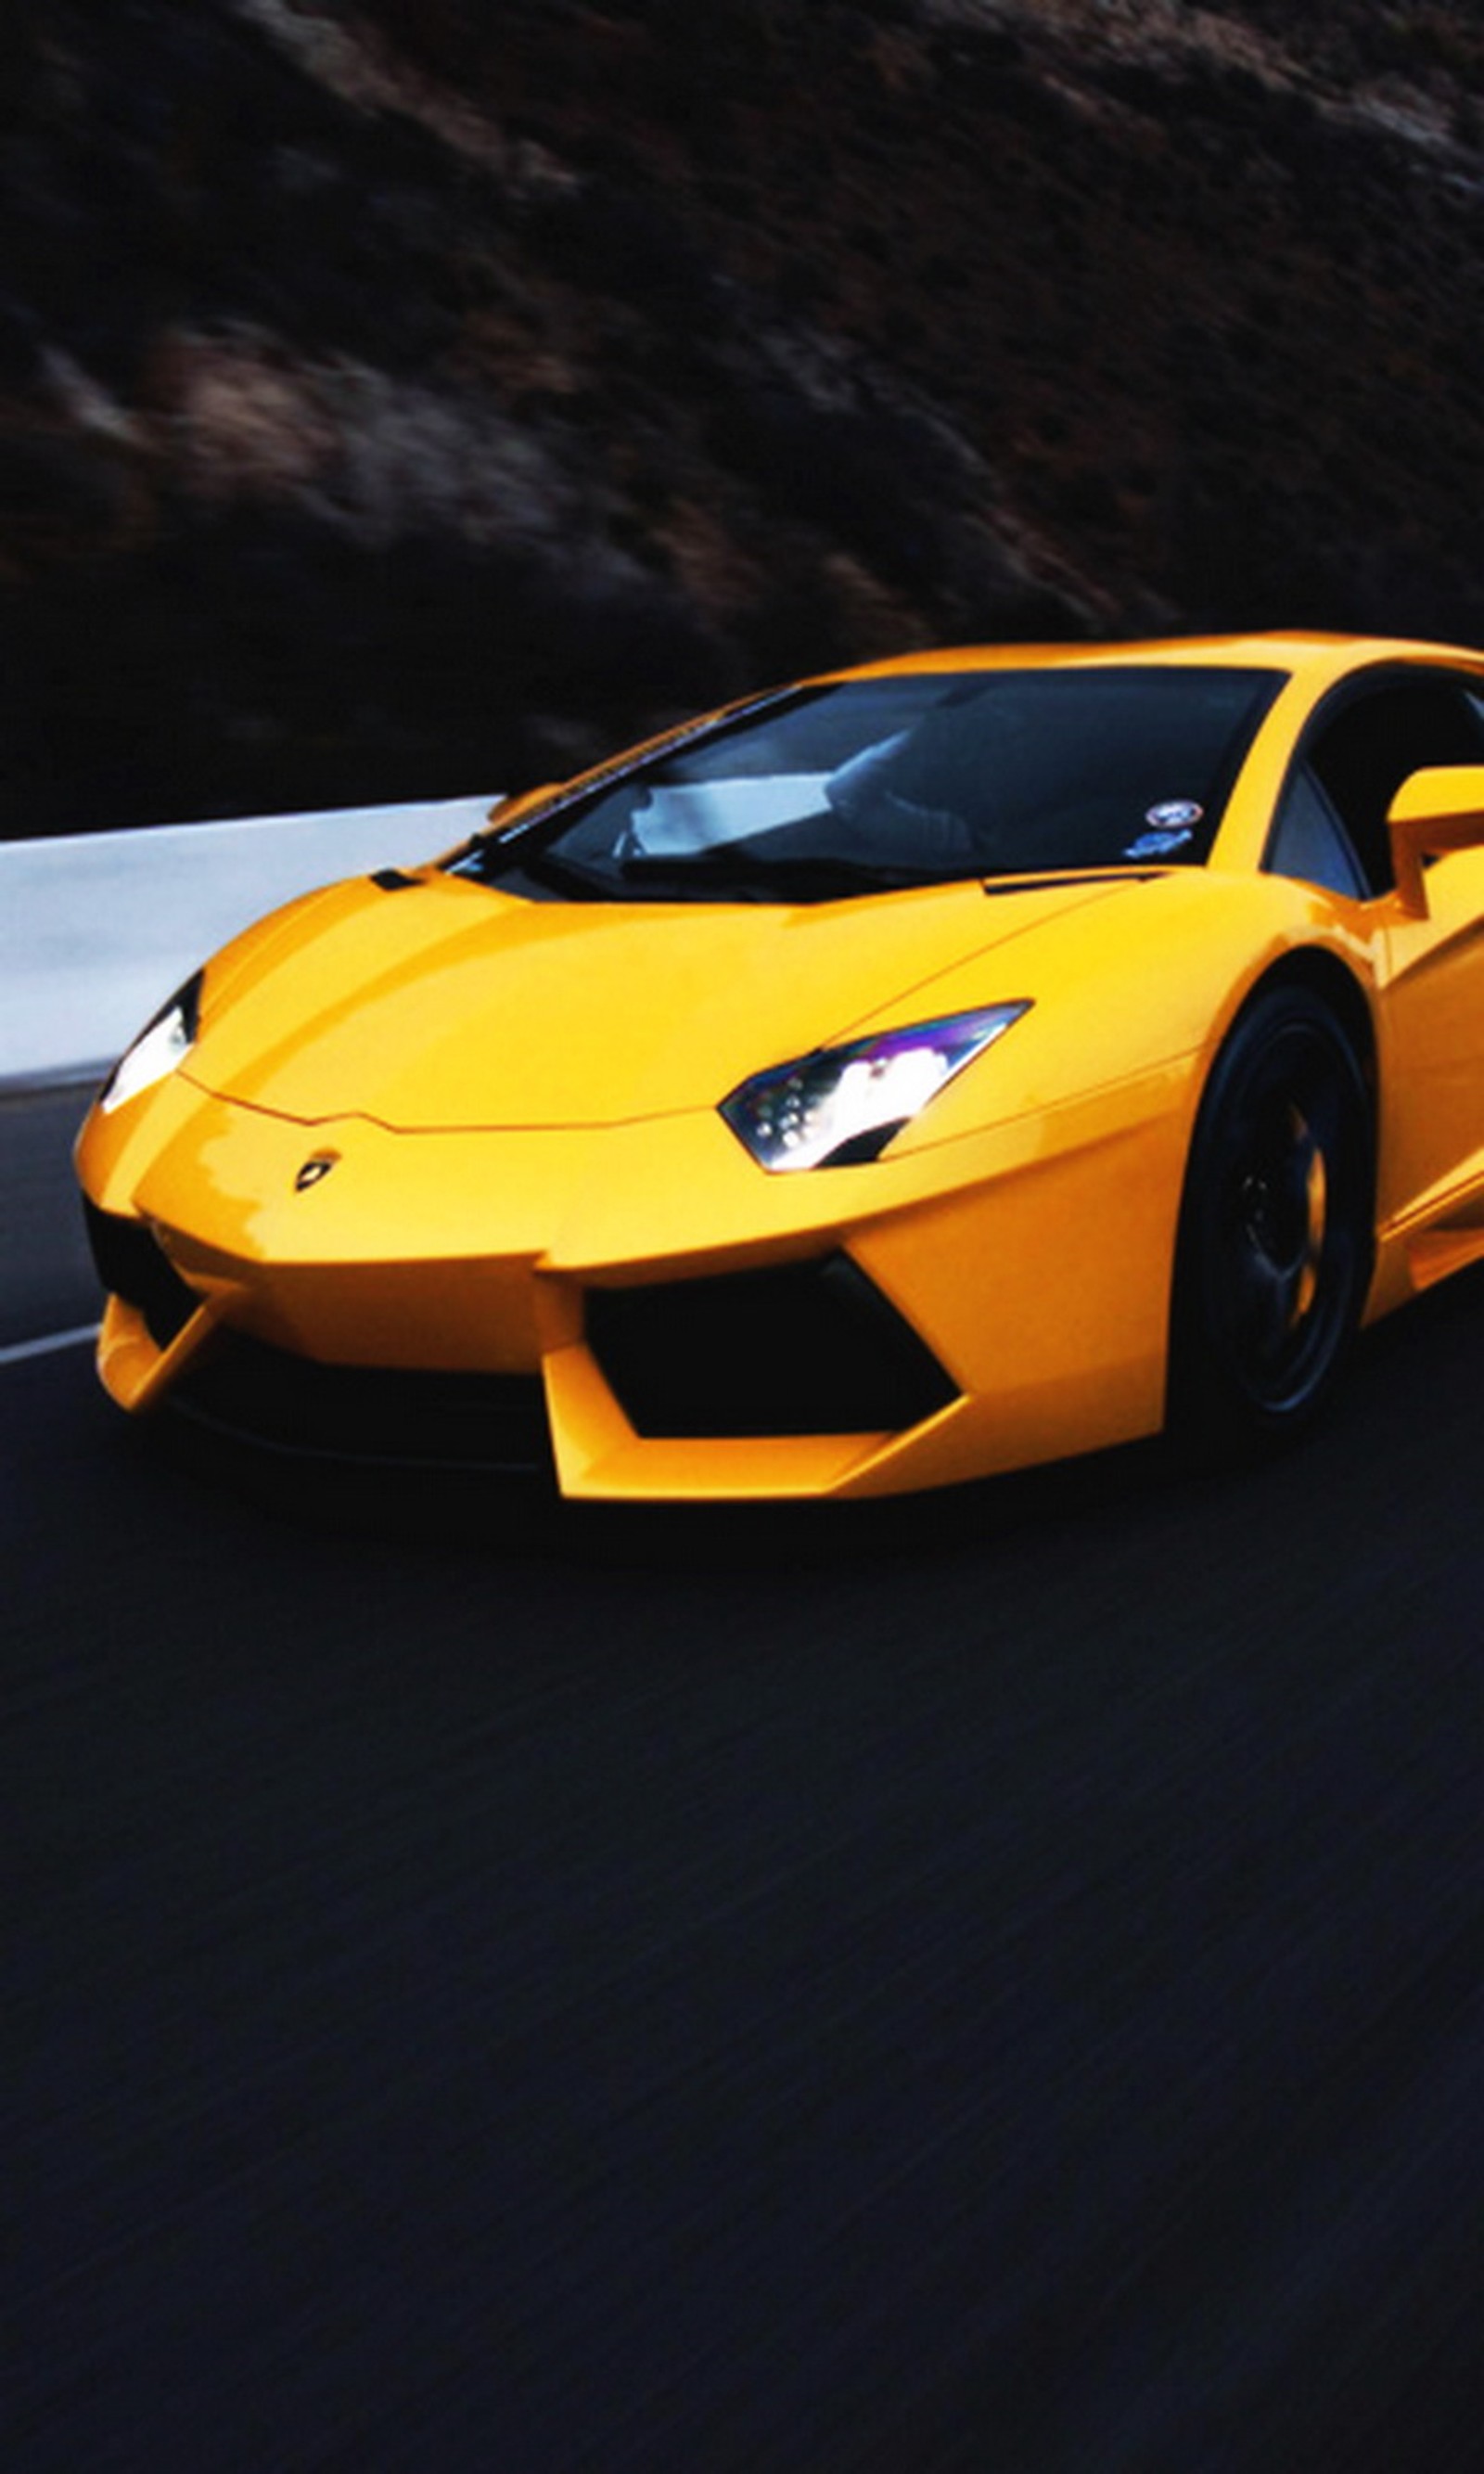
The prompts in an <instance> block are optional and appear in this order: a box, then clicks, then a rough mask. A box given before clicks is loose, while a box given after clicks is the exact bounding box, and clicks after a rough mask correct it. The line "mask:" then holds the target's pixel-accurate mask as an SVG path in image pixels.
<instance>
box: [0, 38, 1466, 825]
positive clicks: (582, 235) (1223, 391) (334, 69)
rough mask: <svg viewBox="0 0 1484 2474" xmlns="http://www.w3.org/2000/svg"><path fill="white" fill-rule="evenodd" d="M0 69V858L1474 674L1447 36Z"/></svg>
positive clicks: (884, 43)
mask: <svg viewBox="0 0 1484 2474" xmlns="http://www.w3.org/2000/svg"><path fill="white" fill-rule="evenodd" d="M0 72H3V74H0V96H3V98H4V101H3V105H0V109H3V112H4V124H3V134H0V195H3V198H4V206H5V230H6V247H5V249H4V251H3V253H0V707H3V724H4V727H3V732H0V780H3V795H0V833H12V834H14V833H36V832H43V831H51V830H76V829H79V828H81V827H85V826H87V825H90V824H109V823H117V822H123V821H129V820H133V819H143V818H150V817H165V816H169V815H188V814H201V813H227V812H229V811H231V810H233V809H237V810H248V809H254V808H258V807H264V806H286V805H295V804H301V803H304V804H311V805H312V804H329V803H333V802H336V801H340V800H352V799H357V798H392V797H399V796H405V795H412V794H418V793H426V794H428V795H434V794H438V793H443V792H454V791H461V790H466V789H469V788H478V787H481V786H484V785H495V784H502V785H515V784H517V783H518V782H520V781H522V780H528V779H530V778H534V777H539V776H540V775H542V774H545V773H547V772H550V771H552V770H553V769H571V766H572V764H574V763H575V762H576V761H578V760H579V759H581V758H582V757H584V756H587V755H589V754H593V753H596V752H599V751H601V749H602V748H603V747H604V746H605V745H608V744H611V743H613V742H614V741H616V740H621V739H623V738H625V737H629V736H632V735H634V734H635V733H637V731H638V730H639V729H641V728H642V727H644V726H645V725H646V724H651V723H653V722H655V721H656V720H657V719H660V718H663V717H665V716H669V715H671V714H673V713H675V712H677V711H682V710H685V709H687V708H689V707H693V706H695V705H698V704H702V703H705V702H710V701H714V700H716V699H717V698H718V697H720V696H721V695H724V694H727V693H733V692H739V691H742V690H744V689H746V688H748V687H750V686H753V685H757V684H761V683H763V682H765V681H767V680H770V679H772V678H775V677H778V676H780V675H786V674H788V673H789V672H791V671H792V670H795V669H797V668H799V667H819V666H822V665H825V664H828V663H833V662H836V661H839V660H843V659H847V658H854V657H864V656H867V655H870V654H873V653H878V652H882V651H887V650H890V649H894V648H896V647H898V646H906V645H911V644H914V643H928V642H933V641H940V640H952V639H955V638H973V637H1019V636H1027V635H1031V636H1038V637H1047V636H1066V635H1079V636H1081V635H1098V636H1101V635H1109V634H1127V633H1131V632H1147V631H1150V630H1156V629H1174V628H1184V627H1188V626H1224V625H1230V624H1247V623H1259V624H1262V623H1281V622H1284V621H1306V622H1320V623H1326V624H1331V625H1337V626H1351V625H1360V626H1376V627H1381V628H1386V629H1405V630H1408V631H1414V632H1419V633H1426V634H1435V635H1445V636H1454V637H1463V638H1477V639H1480V640H1484V534H1481V525H1480V519H1479V515H1478V512H1477V504H1478V497H1479V483H1480V477H1481V470H1484V411H1481V376H1484V319H1481V316H1480V305H1481V304H1480V292H1481V283H1480V275H1479V268H1480V264H1481V254H1484V253H1481V244H1484V21H1481V19H1480V15H1479V12H1478V10H1477V8H1476V6H1475V5H1474V4H1473V0H1395V5H1376V0H1305V5H1304V7H1303V8H1302V10H1296V9H1294V8H1293V7H1291V6H1290V5H1288V0H1219V5H1218V0H1208V5H1205V6H1194V5H1189V0H870V5H867V0H808V5H807V6H806V5H801V0H609V5H607V6H603V5H590V0H499V5H492V0H484V5H480V0H190V5H189V6H188V7H182V6H180V5H172V0H109V5H108V6H107V7H106V8H99V7H97V6H96V5H95V4H94V0H47V5H46V6H45V7H44V8H42V7H40V6H39V5H33V6H32V7H31V8H30V9H27V8H26V7H25V6H24V5H23V0H12V5H10V6H9V7H7V8H3V9H0Z"/></svg>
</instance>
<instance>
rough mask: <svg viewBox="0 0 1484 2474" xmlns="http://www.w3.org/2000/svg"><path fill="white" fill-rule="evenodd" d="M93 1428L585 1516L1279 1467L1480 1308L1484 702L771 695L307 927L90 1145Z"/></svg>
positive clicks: (1224, 656) (1112, 693) (1197, 683)
mask: <svg viewBox="0 0 1484 2474" xmlns="http://www.w3.org/2000/svg"><path fill="white" fill-rule="evenodd" d="M78 1158H79V1168H80V1174H81V1177H82V1183H83V1189H84V1196H85V1211H86V1217H87V1223H88V1226H89V1229H90V1232H91V1237H92V1242H93V1249H94V1253H95V1256H96V1261H97V1266H98V1270H99V1273H100V1276H101V1278H102V1281H103V1285H104V1288H105V1290H106V1291H107V1293H108V1302H107V1308H106V1313H105V1319H104V1323H103V1328H102V1334H101V1340H100V1346H99V1366H100V1370H101V1372H102V1377H103V1380H104V1383H105V1384H106V1385H107V1387H108V1389H109V1392H110V1393H111V1394H112V1395H113V1397H114V1398H115V1400H117V1401H119V1402H120V1403H121V1404H122V1405H123V1406H124V1407H125V1408H128V1409H131V1410H136V1411H146V1410H147V1411H150V1412H152V1413H153V1412H157V1411H158V1412H159V1413H161V1414H169V1415H172V1416H177V1417H185V1418H190V1419H198V1420H201V1421H203V1422H205V1423H207V1424H208V1425H213V1426H217V1427H220V1428H225V1429H227V1430H229V1431H231V1432H233V1433H236V1434H239V1435H243V1436H246V1437H248V1438H249V1439H251V1440H253V1441H255V1443H259V1444H261V1445H263V1446H265V1447H267V1448H271V1449H275V1450H279V1451H284V1452H310V1453H323V1454H330V1455H333V1456H336V1457H344V1458H349V1459H354V1458H357V1457H360V1458H366V1457H371V1458H376V1459H382V1460H388V1461H393V1462H408V1463H424V1464H428V1463H431V1464H433V1465H435V1466H436V1465H440V1464H473V1465H475V1466H484V1467H491V1468H497V1469H498V1468H501V1467H525V1466H538V1467H540V1466H546V1467H552V1468H554V1472H555V1476H556V1479H557V1482H558V1483H559V1485H560V1487H561V1488H562V1489H563V1490H564V1491H565V1492H568V1493H571V1494H575V1495H599V1496H665V1497H674V1496H692V1497H697V1496H701V1497H719V1496H749V1495H784V1494H788V1495H836V1496H859V1495H866V1494H874V1493H880V1492H887V1491H888V1490H894V1489H906V1488H914V1487H925V1486H932V1485H938V1484H942V1483H945V1482H948V1481H951V1480H956V1479H962V1478H967V1477H976V1476H982V1475H985V1474H988V1473H991V1472H994V1471H998V1470H1004V1469H1009V1468H1011V1467H1019V1466H1023V1465H1025V1464H1028V1463H1032V1462H1035V1461H1040V1460H1045V1459H1050V1458H1055V1457H1058V1456H1060V1455H1063V1454H1068V1453H1073V1452H1081V1451H1086V1450H1090V1449H1093V1448H1095V1447H1098V1446H1101V1445H1105V1444H1109V1443H1115V1442H1117V1441H1120V1440H1123V1439H1129V1438H1132V1437H1136V1436H1141V1435H1146V1434H1150V1433H1153V1432H1154V1431H1156V1429H1158V1428H1159V1427H1160V1426H1161V1425H1164V1424H1166V1423H1172V1424H1174V1425H1175V1426H1177V1427H1178V1428H1179V1429H1180V1430H1181V1431H1182V1432H1184V1433H1187V1434H1188V1435H1190V1436H1191V1437H1192V1438H1194V1439H1195V1440H1196V1441H1198V1442H1199V1443H1201V1444H1202V1445H1203V1446H1215V1447H1216V1448H1218V1449H1228V1448H1231V1447H1236V1448H1248V1447H1250V1446H1253V1445H1258V1446H1260V1445H1263V1444H1267V1443H1274V1442H1277V1441H1279V1440H1281V1439H1283V1438H1286V1437H1288V1436H1290V1435H1292V1434H1294V1433H1296V1432H1297V1431H1299V1430H1301V1429H1302V1427H1304V1426H1305V1425H1306V1424H1307V1422H1308V1421H1309V1420H1310V1419H1312V1418H1313V1417H1314V1415H1315V1413H1316V1411H1317V1410H1318V1409H1319V1408H1320V1407H1321V1405H1322V1404H1323V1403H1324V1401H1325V1399H1326V1395H1328V1394H1329V1392H1330V1390H1331V1387H1332V1385H1333V1383H1334V1381H1335V1378H1336V1376H1337V1374H1338V1373H1339V1370H1340V1369H1341V1367H1342V1365H1343V1363H1344V1360H1345V1356H1346V1353H1347V1350H1348V1348H1349V1346H1350V1341H1351V1339H1352V1336H1353V1334H1354V1333H1355V1331H1356V1329H1357V1327H1358V1326H1359V1325H1360V1323H1361V1322H1363V1321H1364V1320H1366V1319H1369V1318H1375V1317H1376V1316H1379V1315H1381V1314H1383V1313H1385V1312H1386V1311H1388V1310H1389V1309H1390V1308H1392V1307H1394V1306H1396V1305H1398V1304H1399V1303H1401V1302H1402V1301H1403V1300H1404V1299H1405V1298H1408V1297H1410V1296H1411V1295H1413V1294H1414V1293H1415V1292H1416V1291H1417V1290H1419V1289H1421V1288H1423V1287H1425V1286H1426V1285H1427V1284H1428V1283H1429V1282H1431V1281H1433V1280H1435V1279H1438V1278H1439V1277H1441V1276H1442V1275H1443V1274H1444V1273H1448V1272H1451V1271H1453V1270H1454V1269H1456V1268H1458V1267H1459V1266H1461V1265H1463V1264H1465V1263H1468V1262H1471V1261H1472V1260H1474V1259H1475V1258H1476V1257H1478V1256H1479V1255H1480V1254H1481V1253H1484V654H1479V653H1473V652H1470V651H1467V650H1461V649H1460V650H1454V649H1449V648H1447V647H1440V646H1437V645H1432V644H1423V643H1390V642H1383V641H1358V640H1345V639H1341V638H1338V637H1320V636H1277V635H1275V636H1253V637H1245V638H1240V639H1207V640H1204V641H1185V642H1179V643H1145V644H1112V645H1097V646H1089V645H1084V646H1077V647H1068V646H1058V647H1053V648H1035V649H1033V648H1028V647H1026V646H1023V645H1015V646H1010V647H995V648H983V647H980V648H973V649H969V650H959V651H946V652H935V653H931V654H919V655H913V656H912V657H911V658H909V659H906V660H899V661H892V662H882V663H877V664H874V665H872V666H870V667H865V668H862V669H857V670H853V671H850V672H845V673H837V674H834V675H830V676H826V677H821V678H816V679H812V680H809V681H807V682H805V683H803V684H801V685H797V686H792V687H790V688H787V689H785V690H783V691H779V692H776V693H773V694H768V695H761V696H756V697H753V698H750V699H748V700H747V701H745V702H744V703H742V704H740V705H736V706H733V707H731V708H729V709H727V710H725V711H723V712H721V713H719V714H716V715H712V716H708V717H706V718H705V719H703V720H700V721H698V722H695V723H693V724H689V725H687V726H686V727H684V728H682V729H679V730H675V731H672V732H670V733H669V734H668V735H667V736H666V737H664V738H663V739H660V740H656V741H653V742H650V743H649V744H648V745H646V746H645V747H644V748H642V749H640V750H638V751H637V752H634V753H630V754H628V755H625V756H622V757H620V758H619V759H618V760H617V761H615V762H613V763H610V764H604V765H602V766H599V767H598V768H597V769H596V770H595V771H592V772H590V773H587V774H585V775H583V776H582V777H581V778H579V779H577V780H575V781H573V782H570V783H565V784H562V785H559V786H551V785H547V786H546V787H544V788H541V789H539V790H535V791H530V792H527V793H525V794H524V795H523V796H521V797H519V798H516V799H512V800H510V801H507V802H506V803H504V804H503V805H501V806H500V807H499V808H498V809H497V810H496V811H495V812H494V813H493V815H492V817H491V819H490V822H489V825H488V828H487V829H486V830H485V831H483V832H481V833H479V834H477V835H476V836H475V837H474V838H473V839H472V840H470V841H468V842H466V843H464V844H463V845H461V846H460V847H459V848H458V849H456V850H454V851H451V852H449V853H445V854H444V855H442V856H441V857H438V858H435V859H431V860H427V861H422V862H421V863H412V864H408V865H407V866H406V867H405V868H395V869H387V870H382V871H380V872H379V873H377V875H375V876H372V877H368V878H361V879H358V880H353V881H351V882H347V883H343V884H339V885H331V886H329V887H328V888H326V889H325V890H323V891H320V892H317V893H313V894H310V895H307V896H306V897H304V899H303V900H301V901H298V902H296V903H292V904H290V905H289V906H288V908H287V909H285V910H280V911H279V912H278V913H276V914H275V915H274V916H272V917H270V918H268V919H266V920H264V921H262V922H261V923H260V924H259V925H258V926H256V927H255V928H252V929H250V930H249V931H248V933H247V934H244V935H242V936H240V937H238V938H237V939H236V940H235V942H234V943H232V944H231V945H229V946H228V947H227V948H226V949H225V950H224V951H223V952H221V953H220V954H218V955H216V956H215V957H214V958H212V959H211V960H209V961H207V963H206V965H205V967H204V968H203V969H202V970H200V971H198V972H197V973H196V975H195V976H194V978H193V979H192V980H191V981H190V982H188V983H187V985H186V986H184V987H183V988H182V989H181V990H180V991H179V992H178V993H177V994H176V995H175V996H174V997H173V998H172V999H171V1000H170V1001H169V1003H168V1004H167V1005H165V1006H164V1007H162V1008H161V1010H160V1012H159V1013H158V1015H157V1016H156V1017H155V1019H154V1021H153V1022H152V1023H151V1024H150V1025H149V1026H148V1027H147V1028H146V1030H145V1031H142V1032H141V1034H140V1035H139V1037H138V1039H137V1040H136V1041H135V1042H134V1045H133V1047H132V1048H131V1049H130V1050H129V1051H128V1053H127V1054H126V1055H125V1056H124V1057H123V1058H122V1060H121V1061H120V1063H119V1064H118V1066H117V1068H116V1069H115V1071H114V1073H113V1075H112V1077H111V1079H109V1082H108V1084H107V1085H106V1087H105V1089H104V1090H103V1091H102V1093H101V1094H100V1096H99V1098H98V1100H97V1102H96V1104H95V1105H94V1107H93V1109H92V1111H91V1114H90V1115H89V1117H88V1120H87V1123H86V1125H85V1128H84V1130H83V1134H82V1136H81V1140H80V1144H79V1152H78Z"/></svg>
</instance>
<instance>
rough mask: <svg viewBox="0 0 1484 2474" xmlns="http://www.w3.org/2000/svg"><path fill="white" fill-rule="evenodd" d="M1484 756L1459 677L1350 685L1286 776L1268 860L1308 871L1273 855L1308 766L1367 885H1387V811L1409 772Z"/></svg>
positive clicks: (1285, 869) (1420, 676) (1377, 889)
mask: <svg viewBox="0 0 1484 2474" xmlns="http://www.w3.org/2000/svg"><path fill="white" fill-rule="evenodd" d="M1424 764H1484V719H1481V717H1480V712H1479V708H1478V706H1477V704H1476V703H1475V701H1474V697H1473V696H1472V695H1471V694H1469V693H1467V692H1466V691H1465V689H1464V687H1463V683H1462V681H1461V680H1459V679H1457V678H1456V677H1455V678H1448V677H1447V676H1445V675H1443V674H1442V673H1441V672H1437V671H1433V672H1428V671H1425V670H1423V671H1414V672H1411V673H1409V674H1408V675H1406V676H1405V677H1400V678H1399V677H1398V676H1397V675H1396V673H1395V672H1393V674H1392V675H1391V677H1390V678H1389V679H1387V680H1386V681H1385V682H1384V683H1382V684H1380V685H1377V686H1375V687H1369V688H1366V689H1364V690H1363V691H1361V692H1360V693H1359V694H1355V693H1353V692H1351V693H1347V694H1346V695H1345V696H1344V697H1343V700H1342V701H1341V702H1340V703H1339V705H1338V709H1337V710H1336V711H1335V713H1334V715H1333V716H1332V718H1328V719H1326V718H1325V717H1323V716H1322V717H1321V719H1320V723H1319V726H1318V728H1317V729H1316V730H1314V731H1313V733H1312V734H1311V736H1310V738H1309V740H1308V742H1307V744H1306V746H1305V747H1304V749H1303V755H1302V762H1301V764H1299V766H1298V767H1297V768H1296V770H1295V772H1294V773H1293V774H1292V775H1291V776H1290V779H1289V784H1288V787H1287V788H1286V789H1285V791H1284V794H1283V798H1282V801H1281V803H1280V805H1279V810H1278V818H1277V826H1276V828H1275V836H1274V842H1273V843H1272V844H1270V848H1269V858H1268V865H1269V866H1270V867H1273V866H1277V867H1278V868H1280V869H1281V872H1282V873H1283V874H1285V875H1300V874H1302V873H1306V872H1307V871H1305V870H1302V869H1300V868H1299V867H1297V866H1295V865H1293V864H1291V863H1290V862H1288V861H1285V860H1282V859H1279V858H1277V857H1276V856H1275V849H1276V846H1277V844H1279V843H1280V842H1281V839H1282V836H1283V830H1284V823H1285V819H1286V815H1287V811H1288V807H1289V803H1290V800H1291V799H1293V798H1295V797H1296V795H1297V797H1298V799H1299V801H1300V803H1301V806H1302V799H1303V794H1302V791H1300V790H1299V789H1298V785H1299V784H1300V783H1301V781H1302V776H1303V775H1304V773H1308V774H1309V775H1311V776H1312V781H1313V783H1314V784H1315V785H1317V786H1318V788H1319V789H1320V790H1321V791H1322V792H1323V794H1324V797H1325V799H1326V802H1327V805H1328V807H1329V809H1330V810H1331V811H1332V813H1333V815H1334V817H1335V818H1336V819H1337V820H1338V822H1339V824H1340V826H1341V828H1342V829H1343V833H1344V835H1345V837H1346V838H1347V839H1348V841H1349V844H1350V851H1351V853H1352V855H1353V858H1354V860H1355V861H1356V863H1357V865H1358V867H1359V871H1360V875H1361V879H1362V883H1363V886H1364V889H1365V891H1366V892H1367V893H1368V894H1375V893H1385V892H1386V891H1387V890H1388V888H1389V887H1390V886H1391V885H1392V884H1393V883H1394V881H1395V879H1394V875H1393V870H1392V862H1391V842H1390V838H1389V837H1388V835H1387V831H1386V816H1387V811H1388V810H1389V808H1390V806H1391V803H1392V801H1393V799H1394V798H1395V797H1396V795H1397V792H1398V790H1399V788H1400V787H1401V785H1402V783H1403V782H1404V781H1405V780H1406V778H1407V776H1408V774H1409V773H1415V772H1417V770H1418V769H1419V767H1420V766H1422V765H1424ZM1311 822H1312V815H1311V813H1310V823H1311ZM1292 830H1293V833H1294V835H1295V836H1296V837H1301V839H1302V837H1303V836H1304V835H1305V832H1306V830H1307V828H1306V826H1305V824H1304V822H1303V821H1302V819H1301V822H1300V823H1299V824H1297V825H1295V826H1294V828H1293V829H1292ZM1315 882H1317V883H1320V884H1326V883H1329V882H1330V880H1329V879H1328V878H1326V877H1320V878H1317V879H1316V880H1315ZM1343 889H1346V890H1348V889H1349V888H1348V887H1347V888H1343Z"/></svg>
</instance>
